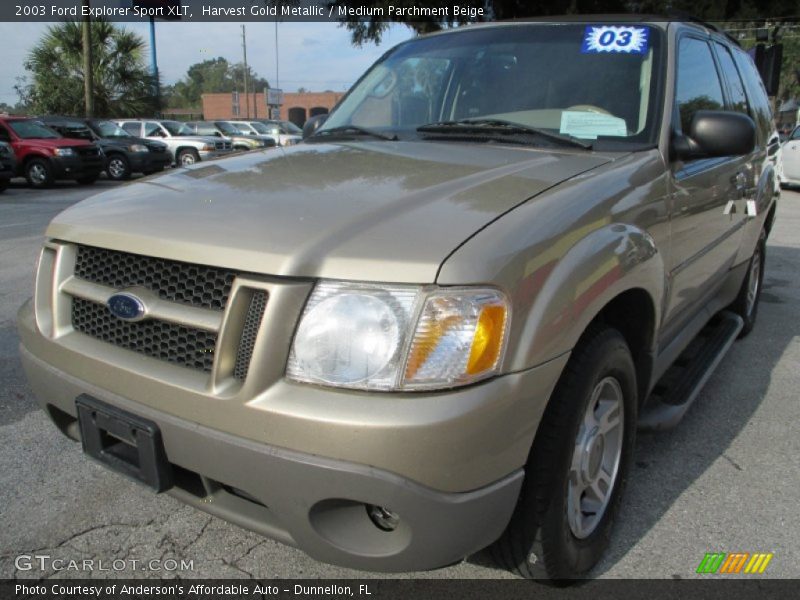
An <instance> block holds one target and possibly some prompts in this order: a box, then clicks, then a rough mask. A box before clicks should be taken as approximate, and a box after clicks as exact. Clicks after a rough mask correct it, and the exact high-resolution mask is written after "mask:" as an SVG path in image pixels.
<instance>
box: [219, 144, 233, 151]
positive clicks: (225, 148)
mask: <svg viewBox="0 0 800 600" xmlns="http://www.w3.org/2000/svg"><path fill="white" fill-rule="evenodd" d="M232 147H233V146H232V145H231V143H230V142H217V143H216V148H217V150H230V149H231V148H232Z"/></svg>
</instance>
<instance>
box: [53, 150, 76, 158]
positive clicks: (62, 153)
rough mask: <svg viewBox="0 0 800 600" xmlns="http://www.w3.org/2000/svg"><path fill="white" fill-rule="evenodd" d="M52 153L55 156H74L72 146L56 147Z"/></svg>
mask: <svg viewBox="0 0 800 600" xmlns="http://www.w3.org/2000/svg"><path fill="white" fill-rule="evenodd" d="M53 153H54V154H55V155H56V156H75V150H73V149H72V148H56V149H55V150H53Z"/></svg>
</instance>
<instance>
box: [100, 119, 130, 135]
mask: <svg viewBox="0 0 800 600" xmlns="http://www.w3.org/2000/svg"><path fill="white" fill-rule="evenodd" d="M89 127H91V128H92V129H93V130H94V132H95V133H96V134H97V135H98V136H100V137H101V138H128V137H133V136H132V135H131V134H129V133H128V132H127V131H125V130H124V129H123V128H122V127H120V126H119V125H117V124H116V123H112V122H111V121H91V122H90V123H89Z"/></svg>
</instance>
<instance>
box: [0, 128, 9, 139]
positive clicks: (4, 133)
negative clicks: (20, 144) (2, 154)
mask: <svg viewBox="0 0 800 600" xmlns="http://www.w3.org/2000/svg"><path fill="white" fill-rule="evenodd" d="M10 141H11V134H9V133H8V129H6V128H5V127H4V126H3V125H0V142H10Z"/></svg>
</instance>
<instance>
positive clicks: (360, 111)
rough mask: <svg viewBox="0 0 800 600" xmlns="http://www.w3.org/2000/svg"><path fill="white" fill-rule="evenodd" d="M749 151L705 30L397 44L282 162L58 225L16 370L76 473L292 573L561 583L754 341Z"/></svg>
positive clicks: (121, 199) (192, 178)
mask: <svg viewBox="0 0 800 600" xmlns="http://www.w3.org/2000/svg"><path fill="white" fill-rule="evenodd" d="M771 129H772V126H771V121H770V113H769V106H768V102H767V97H766V94H765V91H764V88H763V85H762V83H761V81H760V79H759V76H758V73H757V71H756V70H755V67H754V65H753V63H752V62H751V60H750V58H749V57H748V56H747V55H746V54H745V53H744V52H743V51H742V50H741V49H740V48H739V47H738V46H737V45H736V44H734V43H733V42H731V41H730V40H729V39H728V38H726V37H725V36H723V35H721V34H719V33H717V32H716V31H714V30H711V29H708V28H706V27H704V26H701V25H695V24H682V23H666V22H656V21H653V22H633V23H632V22H627V23H626V22H621V23H620V22H614V23H608V22H600V23H593V22H583V23H575V22H571V23H503V24H493V25H489V26H479V27H468V28H464V29H458V30H456V31H452V32H447V33H442V34H436V35H431V36H427V37H421V38H417V39H414V40H411V41H408V42H405V43H403V44H401V45H399V46H397V47H396V48H394V49H393V50H392V51H390V52H388V53H387V54H386V55H385V56H384V57H383V58H382V59H381V60H380V61H379V62H378V63H377V64H376V65H375V66H373V67H372V68H371V69H370V70H369V71H368V72H367V73H366V74H365V75H364V76H363V77H362V78H361V79H360V80H359V82H358V83H357V84H356V85H355V86H354V87H353V89H352V90H351V91H350V92H349V93H348V95H347V96H346V97H345V98H344V99H343V100H342V102H341V103H340V104H339V106H338V107H337V108H336V110H334V111H333V113H332V114H331V115H330V117H329V118H328V119H327V121H326V122H325V123H323V124H322V125H321V126H319V127H318V128H317V130H316V131H315V133H314V134H313V135H311V136H310V137H309V138H308V139H307V140H306V142H305V143H304V144H300V145H298V146H294V147H290V148H285V149H282V150H280V151H277V152H276V151H272V152H257V153H253V154H248V155H246V156H240V157H236V158H232V159H229V160H225V161H221V162H218V163H215V164H213V165H208V166H205V165H195V166H193V167H190V168H188V169H182V170H179V171H176V172H174V173H171V174H169V175H165V176H163V177H160V178H157V179H151V180H149V181H146V182H142V183H140V184H134V185H130V186H126V187H124V188H118V189H115V190H112V191H109V192H107V193H104V194H101V195H98V196H94V197H93V198H91V199H89V200H87V201H85V202H83V203H81V204H78V205H76V206H74V207H72V208H70V209H68V210H66V211H65V212H63V213H62V214H61V215H59V216H58V217H56V219H55V220H54V221H53V222H52V224H51V225H50V227H49V229H48V231H47V235H48V241H47V242H46V244H45V246H44V248H43V250H42V254H41V257H40V260H39V266H38V275H37V282H36V289H35V295H34V298H33V299H32V300H31V301H30V302H28V303H27V304H26V305H25V306H24V307H23V308H22V309H21V311H20V314H19V327H20V331H21V339H22V344H21V352H22V358H23V362H24V365H25V369H26V371H27V373H28V376H29V378H30V382H31V386H32V387H33V389H34V391H35V392H36V394H37V396H38V397H39V398H40V401H41V403H42V406H44V407H45V409H46V410H47V412H48V413H49V415H50V416H51V417H52V420H53V421H54V422H55V424H56V425H57V426H58V427H59V428H60V429H61V430H62V431H63V432H64V433H65V434H67V435H68V436H70V437H72V438H75V439H80V440H81V441H82V444H83V448H84V450H85V451H86V452H87V453H88V454H89V455H91V456H92V457H94V458H95V459H97V460H99V461H102V462H103V463H105V464H107V465H108V466H110V467H112V468H114V469H116V470H119V471H122V472H124V473H127V474H128V475H130V476H132V477H134V478H137V479H139V480H141V481H143V482H145V483H147V484H148V485H150V486H151V487H153V488H154V489H156V490H158V491H169V493H171V494H174V495H175V496H177V497H178V498H180V499H182V500H184V501H186V502H188V503H190V504H193V505H194V506H197V507H198V508H201V509H202V510H205V511H208V512H210V513H212V514H215V515H219V516H221V517H223V518H225V519H228V520H230V521H232V522H234V523H238V524H240V525H242V526H244V527H247V528H250V529H253V530H255V531H258V532H261V533H263V534H264V535H267V536H271V537H273V538H275V539H278V540H281V541H283V542H286V543H289V544H294V545H296V546H298V547H300V548H302V549H303V550H305V551H306V552H308V553H309V554H310V555H311V556H313V557H316V558H317V559H319V560H323V561H328V562H331V563H336V564H340V565H347V566H351V567H356V568H362V569H372V570H380V571H401V570H413V569H426V568H433V567H437V566H442V565H446V564H450V563H453V562H454V561H457V560H459V559H461V558H462V557H464V556H466V555H468V554H469V553H472V552H474V551H477V550H479V549H480V548H483V547H485V546H487V545H490V544H493V543H494V544H495V546H494V548H495V549H497V552H496V554H497V556H498V557H499V558H500V560H501V561H502V562H503V563H504V564H506V565H507V566H508V567H510V568H513V569H515V570H516V571H517V572H519V573H521V574H523V575H526V576H532V577H535V576H548V577H551V578H558V579H560V578H569V577H575V576H578V575H580V574H581V573H585V572H586V571H587V570H588V569H590V568H591V567H592V566H593V565H594V564H595V563H596V562H597V560H598V559H599V557H600V555H601V553H602V551H603V549H604V547H605V545H606V544H607V540H608V539H609V535H610V530H611V527H612V524H613V521H614V518H615V514H616V512H617V509H618V506H619V502H620V496H621V493H622V489H623V487H624V483H625V480H626V477H627V476H628V473H629V467H630V463H631V454H632V449H633V442H634V434H635V430H636V428H637V424H638V425H639V426H645V427H650V428H656V429H657V428H663V427H668V426H671V425H673V424H675V423H676V422H677V421H678V420H679V419H680V417H681V416H682V415H683V413H684V412H685V410H686V408H687V407H688V405H689V404H690V403H691V401H692V400H693V399H694V398H695V397H696V395H697V391H698V390H699V389H700V387H701V386H702V383H703V382H704V381H705V379H706V378H707V376H708V373H709V372H710V370H711V369H712V368H713V366H714V365H715V364H716V363H717V362H718V360H719V358H720V357H721V356H722V355H723V354H724V352H725V350H726V349H727V348H728V347H729V346H730V344H731V343H732V342H733V340H734V339H735V338H736V337H737V336H740V335H743V334H745V333H747V332H748V331H749V330H750V329H751V328H752V326H753V322H754V319H755V316H756V309H757V303H758V298H759V292H760V287H761V281H762V273H763V267H764V248H765V238H766V236H767V235H768V233H769V229H770V225H771V224H772V220H773V217H774V211H775V202H776V197H775V193H776V192H775V190H776V186H775V184H774V177H775V175H774V173H773V171H772V166H771V163H770V162H768V161H767V159H766V148H765V145H766V143H767V140H768V138H769V137H770V134H771V133H772V131H771ZM698 334H699V335H698ZM690 342H691V346H692V348H693V356H694V358H693V360H692V361H689V362H688V366H686V365H685V361H678V362H677V363H676V358H677V357H678V356H679V355H681V353H682V352H683V351H684V350H685V349H686V348H687V347H689V346H690ZM673 363H675V364H679V365H684V366H683V371H682V372H678V373H676V372H675V371H674V369H676V368H678V367H676V366H674V364H673ZM665 374H666V375H667V377H664V376H665ZM659 380H661V381H662V382H663V381H666V380H672V381H674V382H675V384H674V385H673V386H672V387H671V388H668V387H665V386H664V385H659V386H656V383H657V382H659Z"/></svg>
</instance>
